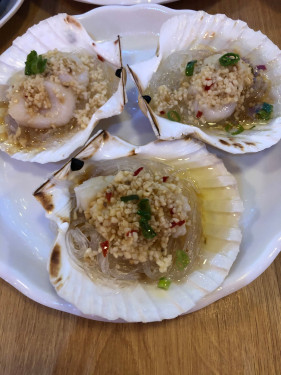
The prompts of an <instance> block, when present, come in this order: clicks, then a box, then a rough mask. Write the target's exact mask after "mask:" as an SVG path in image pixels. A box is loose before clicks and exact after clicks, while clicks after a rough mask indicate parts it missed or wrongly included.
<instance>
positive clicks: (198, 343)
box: [0, 0, 281, 375]
mask: <svg viewBox="0 0 281 375" xmlns="http://www.w3.org/2000/svg"><path fill="white" fill-rule="evenodd" d="M105 1H106V0H105ZM166 5H167V4H166ZM168 6H169V7H171V8H175V9H188V8H189V9H194V10H201V9H203V10H205V11H207V12H209V13H212V14H214V13H225V14H226V15H227V16H229V17H231V18H234V19H237V18H240V19H242V20H244V21H246V22H247V23H248V24H249V26H250V27H252V28H254V29H260V30H261V31H262V32H264V33H265V34H267V35H268V37H269V38H270V39H271V40H272V41H273V42H274V43H276V44H277V45H278V46H279V47H281V26H280V14H281V2H280V1H279V0H271V1H267V0H247V1H245V0H235V1H233V0H197V1H178V2H175V3H170V4H168ZM92 8H94V6H92V5H86V4H82V3H78V2H75V1H73V0H48V1H44V0H40V1H39V0H33V1H29V0H27V1H25V2H24V4H23V5H22V7H21V8H20V10H19V11H18V12H17V14H16V15H15V16H14V17H13V18H12V19H11V20H10V21H8V23H7V24H6V25H5V26H4V27H3V28H2V29H1V30H0V35H1V39H0V52H2V51H4V50H5V49H6V48H7V47H8V46H9V45H10V44H11V42H12V40H13V39H14V38H15V37H16V36H18V35H21V34H23V33H24V32H25V31H26V29H27V28H28V27H30V26H31V25H33V24H34V23H37V22H39V21H40V20H42V19H44V18H47V17H49V16H52V15H54V14H56V13H59V12H67V13H69V14H80V13H84V12H86V11H88V10H90V9H92ZM280 270H281V257H280V255H279V257H278V258H277V259H276V260H275V261H274V263H273V264H272V265H271V266H270V267H269V268H268V269H267V270H266V272H264V273H263V274H262V275H261V276H260V277H259V278H258V279H257V280H255V281H254V282H253V283H252V284H250V285H248V286H247V287H245V288H243V289H242V290H240V291H238V292H236V293H234V294H232V295H230V296H228V297H225V298H223V299H221V300H220V301H217V302H216V303H214V304H212V305H210V306H208V307H206V308H204V309H202V310H200V311H197V312H196V313H193V314H189V315H186V316H181V317H179V318H177V319H174V320H171V321H164V322H161V323H150V324H141V323H139V324H113V323H102V322H95V321H91V320H86V319H83V318H79V317H76V316H71V315H69V314H66V313H63V312H60V311H55V310H51V309H49V308H47V307H45V306H41V305H39V304H37V303H35V302H33V301H31V300H29V299H28V298H27V297H25V296H23V295H21V294H20V293H19V292H18V291H17V290H16V289H14V288H13V287H12V286H10V285H8V284H7V283H5V282H4V281H2V280H0V304H1V314H0V374H5V375H18V374H23V375H25V374H28V375H33V374H34V375H38V374H40V375H49V374H52V375H56V374H58V375H63V374H71V375H73V374H79V375H84V374H95V375H103V374H108V375H115V374H122V375H135V374H156V375H158V374H161V375H163V374H171V375H174V374H196V375H197V374H200V375H204V374H206V375H207V374H208V375H209V374H235V375H236V374H246V375H252V374H253V375H254V374H270V375H271V374H281V360H280V358H281V319H280V312H281V298H280V292H281V274H280Z"/></svg>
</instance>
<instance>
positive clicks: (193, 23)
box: [129, 11, 281, 154]
mask: <svg viewBox="0 0 281 375" xmlns="http://www.w3.org/2000/svg"><path fill="white" fill-rule="evenodd" d="M202 46H205V47H206V46H207V47H210V48H212V49H213V50H215V51H218V52H219V51H232V50H235V51H238V52H239V53H240V54H241V56H243V57H245V58H247V59H249V61H250V62H251V64H252V65H266V68H267V71H266V73H267V76H268V78H269V80H270V81H271V84H272V88H271V95H272V97H273V100H274V116H273V117H274V118H273V119H271V120H270V121H269V122H268V123H267V124H265V125H258V126H256V127H255V129H251V130H245V131H244V132H243V133H241V134H239V135H236V136H231V135H230V134H227V132H226V131H224V130H218V129H207V130H205V129H204V130H203V129H201V128H198V127H195V126H192V125H185V124H181V123H179V122H174V121H173V122H171V121H169V120H167V119H165V118H162V117H159V116H157V115H156V114H155V113H154V112H153V111H152V109H151V108H150V106H149V105H148V104H147V103H146V102H145V101H144V100H143V99H142V98H141V97H140V99H139V100H140V103H139V104H140V106H141V108H142V109H143V111H144V113H146V114H147V116H148V118H149V120H150V122H151V124H152V127H153V130H154V132H155V134H156V136H157V137H158V138H160V139H178V138H181V137H183V136H185V135H191V136H193V137H195V138H198V139H201V140H203V141H204V142H206V143H209V144H211V145H213V146H215V147H217V148H220V149H222V150H225V151H227V152H230V153H233V154H242V153H246V152H257V151H261V150H263V149H265V148H268V147H270V146H272V145H274V144H275V143H277V142H278V141H279V140H280V138H281V118H280V115H281V100H280V98H281V74H280V72H281V51H280V50H279V48H278V47H277V46H276V45H275V44H273V43H272V42H271V41H270V40H269V39H268V38H267V37H266V36H265V35H264V34H262V33H261V32H260V31H254V30H252V29H250V28H249V27H248V26H247V24H246V23H245V22H243V21H240V20H238V21H234V20H232V19H230V18H228V17H226V16H225V15H223V14H217V15H209V14H207V13H205V12H203V11H200V12H194V13H193V14H185V15H180V16H176V17H172V18H171V19H169V20H168V21H166V22H165V23H164V24H163V26H162V28H161V30H160V35H159V46H158V49H157V52H156V55H155V56H154V57H153V58H151V59H150V60H147V61H144V62H141V63H138V64H135V65H132V66H131V67H130V68H129V69H130V72H131V74H132V76H133V78H134V79H135V81H136V84H137V86H138V89H139V91H140V94H141V95H145V89H146V88H147V87H148V85H149V82H150V80H151V77H152V75H153V73H154V72H156V71H157V68H158V66H159V64H160V62H161V60H162V59H165V58H167V57H168V56H169V55H171V54H172V53H174V52H176V51H183V50H190V49H200V48H201V49H202Z"/></svg>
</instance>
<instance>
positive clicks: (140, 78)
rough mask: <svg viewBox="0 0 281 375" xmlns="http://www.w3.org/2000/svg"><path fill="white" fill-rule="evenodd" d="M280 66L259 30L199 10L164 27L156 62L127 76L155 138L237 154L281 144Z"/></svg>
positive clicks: (280, 60)
mask: <svg viewBox="0 0 281 375" xmlns="http://www.w3.org/2000/svg"><path fill="white" fill-rule="evenodd" d="M280 66H281V52H280V50H279V49H278V47H277V46H276V45H274V44H273V43H272V42H271V41H270V40H269V39H268V38H267V37H266V36H265V35H263V34H262V33H261V32H260V31H258V32H255V31H253V30H251V29H250V28H249V27H248V26H247V25H246V24H245V23H244V22H242V21H233V20H231V19H229V18H228V17H226V16H225V15H221V14H217V15H209V14H207V13H205V12H202V11H200V12H194V13H192V14H188V15H180V16H176V17H172V18H170V19H169V20H168V21H166V22H165V23H164V24H163V25H162V28H161V30H160V35H159V46H158V49H157V51H156V55H155V56H154V57H153V58H151V59H150V60H147V61H144V62H141V63H138V64H135V65H132V66H131V67H130V68H129V69H130V72H131V74H132V76H133V78H134V80H135V82H136V84H137V86H138V89H139V92H140V99H139V104H140V106H141V108H142V110H143V112H144V113H145V114H146V115H147V116H148V118H149V120H150V122H151V124H152V127H153V130H154V132H155V134H156V136H157V137H158V138H160V139H167V140H168V139H178V138H181V137H183V136H185V135H192V136H193V137H195V138H198V139H201V140H203V141H204V142H206V143H209V144H211V145H213V146H215V147H217V148H220V149H223V150H225V151H227V152H231V153H234V154H237V153H246V152H256V151H260V150H263V149H265V148H268V147H270V146H272V145H273V144H275V143H277V142H278V141H279V140H280V138H281V119H280V114H281V106H280V88H281V75H280Z"/></svg>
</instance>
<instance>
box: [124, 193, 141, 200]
mask: <svg viewBox="0 0 281 375" xmlns="http://www.w3.org/2000/svg"><path fill="white" fill-rule="evenodd" d="M139 199H140V197H139V196H138V195H136V194H132V195H126V196H124V197H121V201H122V202H129V201H138V200H139Z"/></svg>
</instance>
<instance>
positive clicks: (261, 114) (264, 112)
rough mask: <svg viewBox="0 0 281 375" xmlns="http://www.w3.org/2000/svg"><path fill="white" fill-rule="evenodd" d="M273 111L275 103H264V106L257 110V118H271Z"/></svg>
mask: <svg viewBox="0 0 281 375" xmlns="http://www.w3.org/2000/svg"><path fill="white" fill-rule="evenodd" d="M272 111H273V105H272V104H268V103H265V102H264V103H263V104H262V108H261V109H260V110H259V111H258V112H257V114H256V116H257V118H259V119H261V120H269V119H270V116H271V114H272Z"/></svg>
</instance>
